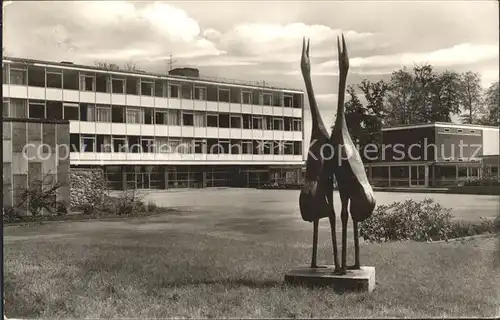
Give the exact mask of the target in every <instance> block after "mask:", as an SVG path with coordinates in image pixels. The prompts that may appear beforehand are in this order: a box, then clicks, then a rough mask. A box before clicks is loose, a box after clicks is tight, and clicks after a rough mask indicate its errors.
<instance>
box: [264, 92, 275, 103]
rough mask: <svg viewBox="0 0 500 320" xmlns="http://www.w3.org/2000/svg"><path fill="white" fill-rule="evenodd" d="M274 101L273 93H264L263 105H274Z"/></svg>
mask: <svg viewBox="0 0 500 320" xmlns="http://www.w3.org/2000/svg"><path fill="white" fill-rule="evenodd" d="M272 102H273V96H272V94H269V93H263V94H262V104H263V105H265V106H270V105H272Z"/></svg>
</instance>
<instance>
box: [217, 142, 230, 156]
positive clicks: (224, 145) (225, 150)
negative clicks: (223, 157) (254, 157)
mask: <svg viewBox="0 0 500 320" xmlns="http://www.w3.org/2000/svg"><path fill="white" fill-rule="evenodd" d="M219 152H220V153H221V154H229V153H230V152H231V151H230V150H229V141H228V140H219Z"/></svg>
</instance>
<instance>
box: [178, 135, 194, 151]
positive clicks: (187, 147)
mask: <svg viewBox="0 0 500 320" xmlns="http://www.w3.org/2000/svg"><path fill="white" fill-rule="evenodd" d="M179 153H184V154H192V153H194V145H193V139H189V138H184V139H182V140H181V143H180V144H179Z"/></svg>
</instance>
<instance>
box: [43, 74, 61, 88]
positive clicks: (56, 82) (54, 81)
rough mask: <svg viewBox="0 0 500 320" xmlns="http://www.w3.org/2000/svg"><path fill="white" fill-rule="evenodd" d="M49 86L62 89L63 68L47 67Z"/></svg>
mask: <svg viewBox="0 0 500 320" xmlns="http://www.w3.org/2000/svg"><path fill="white" fill-rule="evenodd" d="M47 88H57V89H62V72H61V70H57V69H47Z"/></svg>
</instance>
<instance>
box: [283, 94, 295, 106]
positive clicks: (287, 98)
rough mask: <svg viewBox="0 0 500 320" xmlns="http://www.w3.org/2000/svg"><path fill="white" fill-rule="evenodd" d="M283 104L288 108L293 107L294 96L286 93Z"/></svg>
mask: <svg viewBox="0 0 500 320" xmlns="http://www.w3.org/2000/svg"><path fill="white" fill-rule="evenodd" d="M283 105H284V106H285V107H287V108H293V96H289V95H284V96H283Z"/></svg>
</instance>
